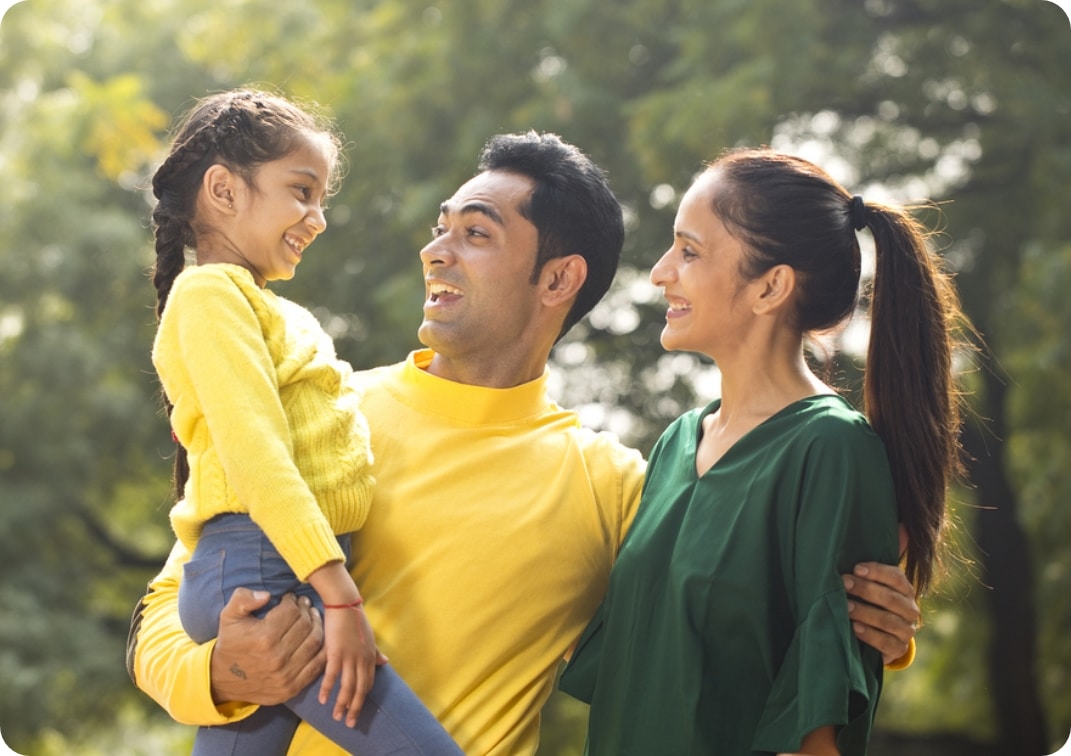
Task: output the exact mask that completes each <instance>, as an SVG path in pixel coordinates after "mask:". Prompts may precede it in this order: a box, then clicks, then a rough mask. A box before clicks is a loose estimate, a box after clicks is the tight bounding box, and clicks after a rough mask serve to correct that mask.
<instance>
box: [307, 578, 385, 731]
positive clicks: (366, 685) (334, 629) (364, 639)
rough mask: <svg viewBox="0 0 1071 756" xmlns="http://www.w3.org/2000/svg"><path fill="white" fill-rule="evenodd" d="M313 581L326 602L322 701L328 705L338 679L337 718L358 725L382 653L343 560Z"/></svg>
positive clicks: (317, 591) (335, 715)
mask: <svg viewBox="0 0 1071 756" xmlns="http://www.w3.org/2000/svg"><path fill="white" fill-rule="evenodd" d="M309 583H310V584H311V585H312V587H313V588H315V589H316V593H317V594H318V595H319V596H320V598H321V599H323V602H324V650H325V651H326V652H327V669H326V670H325V671H324V679H323V683H322V684H321V686H320V703H321V704H326V703H327V700H328V697H329V696H330V694H331V690H332V689H333V688H334V686H335V682H336V680H337V681H338V683H339V691H338V696H337V697H336V698H335V710H334V717H335V719H336V720H340V719H342V717H343V716H345V717H346V724H347V725H349V726H350V727H353V726H354V725H356V724H357V715H358V714H360V712H361V706H362V705H363V704H364V697H365V696H366V695H367V694H368V691H369V690H371V689H372V683H373V682H375V675H376V664H377V662H378V660H379V654H378V652H377V650H376V639H375V636H374V635H373V634H372V626H371V625H370V624H369V623H368V617H367V616H365V613H364V608H363V606H362V604H363V603H364V599H362V598H361V594H360V593H359V592H358V591H357V586H356V585H355V584H354V582H353V578H352V577H351V576H350V574H349V573H348V572H347V571H346V567H345V565H344V564H343V563H342V562H332V563H331V564H327V565H324V566H323V567H321V568H320V569H318V570H316V571H315V572H313V573H312V574H311V575H309Z"/></svg>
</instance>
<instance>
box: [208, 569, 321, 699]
mask: <svg viewBox="0 0 1071 756" xmlns="http://www.w3.org/2000/svg"><path fill="white" fill-rule="evenodd" d="M269 598H270V596H269V594H268V593H267V592H266V591H255V592H254V591H250V590H249V589H247V588H238V589H237V590H235V592H234V594H233V595H232V596H231V600H230V601H229V602H227V605H226V606H225V607H223V611H222V612H221V613H220V615H219V636H218V637H217V639H216V646H215V648H214V649H213V651H212V670H211V676H212V698H213V700H214V701H215V702H216V703H217V704H220V703H227V702H232V701H234V702H244V703H251V704H261V705H275V704H280V703H282V702H283V701H287V700H289V699H291V698H293V697H294V696H295V695H296V694H297V693H299V692H300V691H302V690H304V689H305V688H306V687H307V686H308V685H309V684H310V683H312V682H313V681H314V680H315V679H316V678H317V677H319V675H320V673H321V672H323V669H324V663H325V659H326V657H325V655H324V652H323V637H324V633H323V623H322V621H321V619H320V613H319V612H317V611H316V610H315V609H313V608H312V605H311V604H310V603H309V600H308V599H307V598H301V599H297V598H295V597H294V595H293V594H287V595H286V596H284V597H283V599H282V601H281V602H280V603H279V605H278V606H276V607H274V608H273V609H272V610H271V611H269V612H268V613H267V614H266V615H264V618H263V619H258V618H257V617H255V616H253V612H255V611H256V610H257V609H260V608H261V607H262V606H264V605H265V604H266V603H268V599H269Z"/></svg>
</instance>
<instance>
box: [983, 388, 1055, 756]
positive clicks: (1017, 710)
mask: <svg viewBox="0 0 1071 756" xmlns="http://www.w3.org/2000/svg"><path fill="white" fill-rule="evenodd" d="M984 395H985V397H986V401H985V405H986V407H985V409H984V410H983V416H985V417H988V418H992V420H991V421H990V422H989V423H988V427H979V424H978V423H976V422H970V423H968V425H967V427H966V430H965V434H964V447H965V451H966V452H967V458H968V460H967V465H968V477H969V480H970V482H971V484H972V485H973V486H974V487H975V490H976V492H977V497H978V500H977V504H978V512H977V520H976V522H977V524H976V528H975V536H976V540H977V543H978V547H979V549H980V551H981V561H982V566H983V582H984V584H985V586H986V589H987V595H988V597H989V607H990V615H991V620H992V627H993V636H992V641H991V645H990V648H989V679H990V683H991V688H992V694H993V703H994V705H995V707H996V717H997V724H998V728H999V730H998V736H999V748H1000V751H999V752H1000V753H1001V754H1007V756H1043V755H1044V754H1047V753H1048V752H1049V751H1048V749H1047V744H1046V734H1045V714H1044V711H1043V710H1042V707H1041V700H1040V696H1039V693H1038V683H1037V676H1036V674H1035V665H1036V660H1037V659H1036V640H1037V626H1036V616H1035V611H1034V596H1033V585H1034V584H1033V574H1032V573H1033V571H1032V569H1031V562H1030V553H1029V548H1028V545H1027V541H1026V535H1025V534H1024V532H1023V529H1022V527H1021V526H1020V525H1019V521H1018V519H1017V517H1016V499H1015V494H1014V493H1013V491H1012V488H1011V485H1010V484H1009V481H1008V479H1007V477H1006V475H1005V472H1004V465H1003V450H1004V439H1005V437H1006V436H1005V428H1004V422H1003V415H1004V396H1005V387H1004V385H1003V384H1002V383H1001V378H1000V376H996V375H993V374H992V373H988V372H987V373H986V387H985V393H984Z"/></svg>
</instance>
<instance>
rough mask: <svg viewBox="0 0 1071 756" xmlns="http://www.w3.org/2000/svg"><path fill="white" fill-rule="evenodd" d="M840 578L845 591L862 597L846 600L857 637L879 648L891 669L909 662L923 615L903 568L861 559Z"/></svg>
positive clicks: (902, 666)
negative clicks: (862, 561)
mask: <svg viewBox="0 0 1071 756" xmlns="http://www.w3.org/2000/svg"><path fill="white" fill-rule="evenodd" d="M843 579H844V588H845V590H846V591H847V592H848V595H849V596H854V597H855V598H858V599H861V600H860V601H849V602H848V613H849V615H850V617H851V619H852V629H853V630H854V631H855V635H856V637H857V638H859V640H861V641H863V643H866V644H867V645H868V646H873V647H874V648H876V649H877V650H878V651H880V652H881V656H882V658H883V659H884V660H885V664H886V665H887V666H889V668H890V669H903V668H904V667H906V666H907V665H909V664H910V663H911V660H912V659H913V658H914V653H915V631H916V630H917V629H918V624H919V618H920V617H921V616H922V615H921V613H920V612H919V606H918V604H917V603H915V588H914V586H912V585H911V583H910V582H909V581H908V579H907V576H906V575H905V574H904V571H903V570H902V569H900V568H899V567H894V566H892V565H888V564H879V563H877V562H864V563H862V564H857V565H856V566H855V569H854V570H853V572H852V574H851V575H844V576H843Z"/></svg>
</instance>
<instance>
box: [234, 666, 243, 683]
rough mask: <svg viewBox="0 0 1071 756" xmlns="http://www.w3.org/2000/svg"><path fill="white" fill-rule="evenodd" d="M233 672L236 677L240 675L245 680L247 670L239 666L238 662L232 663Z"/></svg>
mask: <svg viewBox="0 0 1071 756" xmlns="http://www.w3.org/2000/svg"><path fill="white" fill-rule="evenodd" d="M231 674H232V675H234V676H235V677H240V678H242V679H243V680H244V679H245V670H244V669H242V668H241V667H239V666H238V665H237V664H232V665H231Z"/></svg>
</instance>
